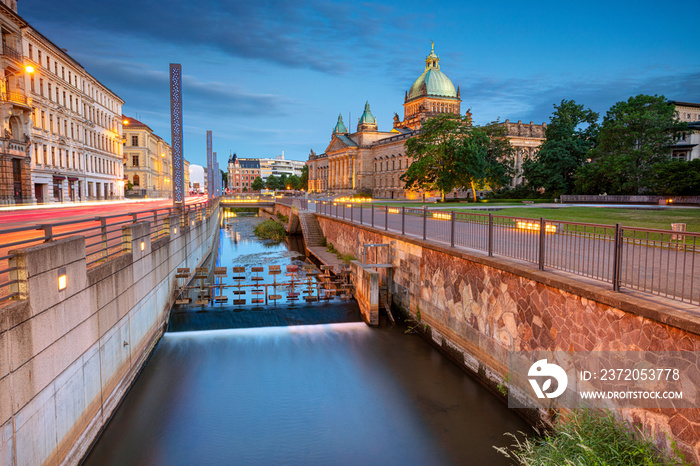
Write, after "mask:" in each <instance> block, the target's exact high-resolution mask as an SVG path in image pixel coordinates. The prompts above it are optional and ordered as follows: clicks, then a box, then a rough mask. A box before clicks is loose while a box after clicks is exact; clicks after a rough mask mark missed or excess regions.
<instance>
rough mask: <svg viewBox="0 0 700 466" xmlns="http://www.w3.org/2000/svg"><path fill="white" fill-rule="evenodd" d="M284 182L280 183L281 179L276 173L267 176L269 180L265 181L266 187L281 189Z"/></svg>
mask: <svg viewBox="0 0 700 466" xmlns="http://www.w3.org/2000/svg"><path fill="white" fill-rule="evenodd" d="M281 186H282V184H281V183H280V180H279V179H278V178H277V177H276V176H275V175H270V176H268V177H267V182H266V183H265V187H267V189H273V190H275V189H281Z"/></svg>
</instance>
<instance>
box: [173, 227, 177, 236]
mask: <svg viewBox="0 0 700 466" xmlns="http://www.w3.org/2000/svg"><path fill="white" fill-rule="evenodd" d="M173 234H174V235H177V227H175V228H173Z"/></svg>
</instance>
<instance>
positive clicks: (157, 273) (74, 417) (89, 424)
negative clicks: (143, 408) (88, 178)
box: [0, 209, 219, 466]
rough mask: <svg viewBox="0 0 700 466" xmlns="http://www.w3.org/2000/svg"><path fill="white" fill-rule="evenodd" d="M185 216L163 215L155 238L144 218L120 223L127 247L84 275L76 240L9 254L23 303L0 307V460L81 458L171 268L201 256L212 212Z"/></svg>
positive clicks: (157, 306) (110, 407)
mask: <svg viewBox="0 0 700 466" xmlns="http://www.w3.org/2000/svg"><path fill="white" fill-rule="evenodd" d="M192 220H193V218H192V219H190V221H189V222H188V224H187V225H180V226H177V225H178V222H177V217H173V218H171V223H170V225H171V228H170V235H169V236H165V237H162V238H160V239H158V240H156V241H151V236H150V224H149V222H140V223H136V224H132V225H129V226H127V227H125V228H124V230H123V238H124V244H125V246H126V249H127V251H126V252H125V253H123V254H121V255H119V256H117V257H116V258H114V259H112V260H109V261H107V262H104V263H102V264H98V265H96V266H93V267H91V268H90V269H88V268H87V266H86V258H85V239H84V238H83V237H82V236H75V237H70V238H66V239H63V240H59V241H54V242H51V243H45V244H42V245H40V246H36V247H32V248H28V249H24V250H20V251H17V253H16V256H15V259H14V261H13V262H14V265H15V266H16V267H17V272H16V274H17V278H18V279H19V292H20V297H21V298H22V299H20V300H18V301H15V302H12V303H10V304H9V305H7V306H5V307H3V308H2V309H0V464H3V465H5V464H7V465H18V466H20V465H22V466H23V465H40V464H50V465H51V464H77V463H78V462H79V461H80V460H81V459H82V457H83V456H84V454H85V453H86V452H87V449H88V448H89V446H90V445H91V443H92V442H93V440H94V439H95V438H96V436H97V435H98V433H99V432H100V430H101V428H102V427H103V426H104V425H105V423H106V422H107V421H108V420H109V418H110V416H111V415H112V413H113V411H114V409H115V408H116V407H117V405H118V404H119V402H120V400H121V399H122V397H123V396H124V395H125V394H126V391H127V390H128V388H129V386H130V385H131V383H132V381H133V380H134V378H135V376H136V374H137V373H138V371H139V370H140V368H141V367H142V365H143V363H144V362H145V361H146V359H147V357H148V355H149V354H150V351H151V350H152V348H153V346H154V345H155V343H156V342H157V341H158V339H159V338H160V336H161V335H162V333H163V331H164V329H165V325H166V323H167V319H168V314H169V310H170V308H171V306H172V303H173V300H174V294H173V291H174V284H175V283H176V280H175V277H174V275H175V271H176V269H177V268H178V267H190V268H194V267H196V266H198V265H199V264H200V263H201V262H202V261H203V260H204V259H205V258H206V256H207V255H208V254H209V251H210V249H211V247H212V245H213V243H214V239H215V238H216V235H217V233H218V227H219V221H218V209H215V210H214V215H212V216H211V217H209V218H208V219H205V220H204V221H199V222H195V223H194V224H193V223H192ZM176 226H177V227H176ZM63 268H65V272H66V276H67V287H66V289H65V290H62V291H59V290H58V275H59V271H60V270H61V269H63Z"/></svg>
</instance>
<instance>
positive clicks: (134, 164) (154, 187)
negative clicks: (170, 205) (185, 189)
mask: <svg viewBox="0 0 700 466" xmlns="http://www.w3.org/2000/svg"><path fill="white" fill-rule="evenodd" d="M122 124H123V128H124V132H123V135H122V141H123V143H124V177H125V179H126V180H128V181H129V182H131V184H132V188H131V191H130V192H127V194H128V195H132V196H136V197H149V198H154V197H160V198H168V197H172V195H173V183H172V177H173V155H172V149H171V147H170V144H168V143H167V142H165V140H163V138H161V137H160V136H158V135H157V134H155V133H154V132H153V130H152V129H151V128H150V127H149V126H148V125H146V124H144V123H142V122H140V121H138V120H137V119H135V118H131V117H127V116H122ZM184 162H185V172H184V173H185V174H186V176H185V186H189V162H187V161H186V160H185V161H184Z"/></svg>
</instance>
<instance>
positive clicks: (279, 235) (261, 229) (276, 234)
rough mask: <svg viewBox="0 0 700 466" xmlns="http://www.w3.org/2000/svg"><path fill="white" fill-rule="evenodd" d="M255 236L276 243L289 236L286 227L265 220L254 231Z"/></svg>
mask: <svg viewBox="0 0 700 466" xmlns="http://www.w3.org/2000/svg"><path fill="white" fill-rule="evenodd" d="M253 232H254V233H255V236H257V237H258V238H261V239H271V240H274V241H282V240H283V239H284V238H285V237H286V236H287V231H286V230H285V229H284V225H282V224H281V223H277V222H275V221H274V220H265V221H264V222H262V223H260V224H258V226H256V227H255V230H253Z"/></svg>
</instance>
